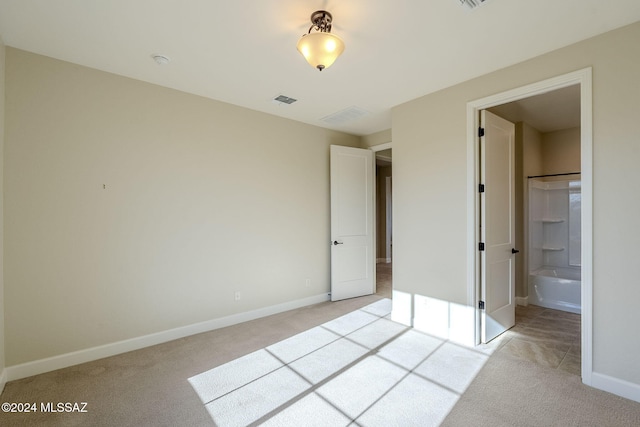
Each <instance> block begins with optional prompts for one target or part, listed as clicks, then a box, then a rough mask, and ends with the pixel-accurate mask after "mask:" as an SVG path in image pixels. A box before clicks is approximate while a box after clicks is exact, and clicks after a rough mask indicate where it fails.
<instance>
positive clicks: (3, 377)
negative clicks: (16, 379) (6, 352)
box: [0, 368, 7, 394]
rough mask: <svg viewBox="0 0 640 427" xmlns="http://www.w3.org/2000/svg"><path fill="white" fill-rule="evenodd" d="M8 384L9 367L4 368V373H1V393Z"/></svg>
mask: <svg viewBox="0 0 640 427" xmlns="http://www.w3.org/2000/svg"><path fill="white" fill-rule="evenodd" d="M6 384H7V369H6V368H4V369H2V374H0V394H2V392H3V391H4V386H5V385H6Z"/></svg>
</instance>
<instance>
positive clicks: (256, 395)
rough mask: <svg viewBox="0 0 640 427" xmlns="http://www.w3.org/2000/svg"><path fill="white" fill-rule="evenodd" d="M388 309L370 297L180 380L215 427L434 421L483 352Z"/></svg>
mask: <svg viewBox="0 0 640 427" xmlns="http://www.w3.org/2000/svg"><path fill="white" fill-rule="evenodd" d="M390 312H391V300H389V299H383V300H380V301H377V302H375V303H373V304H371V305H369V306H366V307H364V308H362V309H360V310H356V311H354V312H351V313H348V314H346V315H344V316H342V317H339V318H337V319H334V320H332V321H330V322H327V323H325V324H323V325H321V326H318V327H315V328H312V329H309V330H307V331H305V332H302V333H300V334H298V335H295V336H293V337H291V338H288V339H286V340H283V341H281V342H278V343H276V344H273V345H271V346H269V347H266V348H264V349H262V350H259V351H256V352H254V353H251V354H248V355H246V356H243V357H241V358H239V359H236V360H233V361H231V362H229V363H226V364H224V365H221V366H218V367H216V368H213V369H211V370H209V371H206V372H203V373H202V374H199V375H196V376H194V377H191V378H189V382H190V383H191V385H192V387H193V388H194V389H195V391H196V393H197V394H198V396H199V397H200V399H201V400H202V402H203V403H204V405H205V407H206V409H207V411H208V412H209V414H210V415H211V417H212V419H213V421H214V422H215V423H216V425H218V426H220V427H227V426H247V425H266V426H300V425H305V426H313V425H318V426H347V425H350V424H352V423H354V422H355V425H360V426H390V425H401V426H412V425H415V426H430V425H433V426H437V425H439V424H440V423H441V422H442V420H444V418H445V417H446V416H447V414H448V413H449V411H450V410H451V408H453V406H454V405H455V403H456V401H457V400H458V398H459V396H460V395H461V394H462V393H463V392H464V391H465V390H466V388H467V387H468V386H469V384H470V383H471V381H472V380H473V378H474V377H475V376H476V374H477V373H478V372H479V371H480V369H481V368H482V366H483V365H484V363H485V362H486V360H487V359H488V355H487V354H485V353H483V352H481V351H476V350H474V349H470V348H466V347H462V346H460V345H457V344H453V343H451V342H449V341H446V340H442V339H439V338H435V337H432V336H430V335H427V334H424V333H422V332H418V331H416V330H414V329H412V328H409V327H407V326H405V325H401V324H399V323H395V322H392V321H391V320H389V314H390Z"/></svg>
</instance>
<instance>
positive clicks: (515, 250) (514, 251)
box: [511, 248, 520, 254]
mask: <svg viewBox="0 0 640 427" xmlns="http://www.w3.org/2000/svg"><path fill="white" fill-rule="evenodd" d="M518 252H520V251H519V250H517V249H515V248H511V253H512V254H517V253H518Z"/></svg>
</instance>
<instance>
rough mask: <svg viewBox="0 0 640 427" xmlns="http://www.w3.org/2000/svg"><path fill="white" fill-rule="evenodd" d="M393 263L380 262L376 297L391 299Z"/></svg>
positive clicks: (377, 265) (377, 267)
mask: <svg viewBox="0 0 640 427" xmlns="http://www.w3.org/2000/svg"><path fill="white" fill-rule="evenodd" d="M392 266H393V263H390V262H388V263H385V262H379V263H377V264H376V295H378V296H381V297H383V298H389V299H391V294H392V290H393V284H392V275H391V271H392Z"/></svg>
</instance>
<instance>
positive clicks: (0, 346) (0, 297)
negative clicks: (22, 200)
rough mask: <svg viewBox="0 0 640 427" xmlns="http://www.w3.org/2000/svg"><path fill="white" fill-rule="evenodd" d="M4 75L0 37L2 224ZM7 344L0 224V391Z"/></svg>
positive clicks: (0, 206)
mask: <svg viewBox="0 0 640 427" xmlns="http://www.w3.org/2000/svg"><path fill="white" fill-rule="evenodd" d="M4 77H5V46H4V43H3V42H2V39H0V224H2V223H3V212H4V179H3V178H4V131H5V126H4V111H5V101H4V92H5V90H4V88H5V83H4ZM4 367H5V344H4V230H3V227H2V226H1V225H0V392H2V387H3V385H4V383H3V382H2V379H3V378H4Z"/></svg>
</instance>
